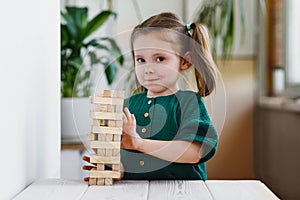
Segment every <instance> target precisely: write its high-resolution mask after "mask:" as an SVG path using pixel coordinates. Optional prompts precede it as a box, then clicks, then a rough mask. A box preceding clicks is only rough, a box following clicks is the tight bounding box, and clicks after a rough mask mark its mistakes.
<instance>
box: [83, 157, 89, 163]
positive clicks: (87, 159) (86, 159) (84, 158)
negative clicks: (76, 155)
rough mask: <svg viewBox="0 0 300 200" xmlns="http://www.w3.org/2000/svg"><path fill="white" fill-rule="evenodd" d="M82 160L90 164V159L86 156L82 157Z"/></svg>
mask: <svg viewBox="0 0 300 200" xmlns="http://www.w3.org/2000/svg"><path fill="white" fill-rule="evenodd" d="M82 160H84V161H86V162H90V157H88V156H82Z"/></svg>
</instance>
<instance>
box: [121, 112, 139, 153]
mask: <svg viewBox="0 0 300 200" xmlns="http://www.w3.org/2000/svg"><path fill="white" fill-rule="evenodd" d="M124 112H125V115H123V132H122V142H121V148H124V149H132V150H138V149H139V146H140V144H141V141H142V138H141V137H140V136H139V134H138V133H137V132H136V119H135V117H134V115H133V114H131V113H130V111H129V110H128V108H124Z"/></svg>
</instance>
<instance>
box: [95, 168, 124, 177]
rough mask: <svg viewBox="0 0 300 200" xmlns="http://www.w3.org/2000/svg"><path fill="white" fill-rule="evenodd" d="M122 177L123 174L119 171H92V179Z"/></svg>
mask: <svg viewBox="0 0 300 200" xmlns="http://www.w3.org/2000/svg"><path fill="white" fill-rule="evenodd" d="M120 176H121V172H119V171H111V170H105V171H97V170H95V169H91V171H90V177H91V178H120Z"/></svg>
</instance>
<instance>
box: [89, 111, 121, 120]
mask: <svg viewBox="0 0 300 200" xmlns="http://www.w3.org/2000/svg"><path fill="white" fill-rule="evenodd" d="M91 116H92V118H93V119H107V120H110V119H112V120H122V116H123V113H109V112H92V113H91Z"/></svg>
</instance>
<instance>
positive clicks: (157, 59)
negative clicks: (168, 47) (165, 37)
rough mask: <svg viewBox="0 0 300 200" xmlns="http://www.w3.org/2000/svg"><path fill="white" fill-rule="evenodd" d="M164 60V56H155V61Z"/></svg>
mask: <svg viewBox="0 0 300 200" xmlns="http://www.w3.org/2000/svg"><path fill="white" fill-rule="evenodd" d="M164 60H165V58H164V57H161V56H159V57H157V58H156V62H162V61H164Z"/></svg>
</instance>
